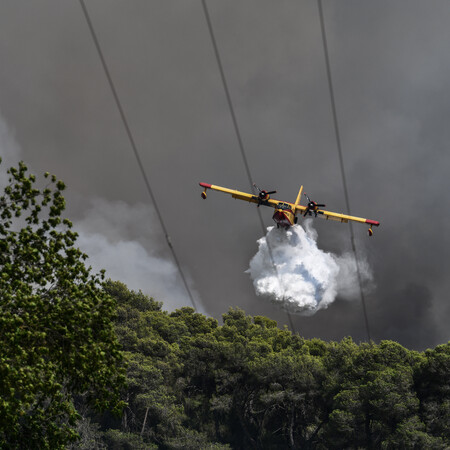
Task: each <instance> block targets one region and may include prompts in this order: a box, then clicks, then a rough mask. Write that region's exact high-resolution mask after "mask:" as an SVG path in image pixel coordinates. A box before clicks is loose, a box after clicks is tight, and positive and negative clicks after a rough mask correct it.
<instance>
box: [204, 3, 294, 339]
mask: <svg viewBox="0 0 450 450" xmlns="http://www.w3.org/2000/svg"><path fill="white" fill-rule="evenodd" d="M202 6H203V12H204V14H205V18H206V23H207V26H208V31H209V35H210V38H211V42H212V45H213V48H214V55H215V57H216V61H217V65H218V67H219V72H220V78H221V80H222V85H223V89H224V91H225V96H226V99H227V104H228V109H229V111H230V115H231V120H232V122H233V127H234V131H235V133H236V138H237V141H238V145H239V150H240V152H241V156H242V161H243V163H244V167H245V171H246V173H247V178H248V181H249V184H250V188H251V190H252V193H253V194H255V189H254V186H253V178H252V175H251V172H250V165H249V163H248V159H247V156H246V152H245V148H244V144H243V141H242V137H241V132H240V130H239V126H238V122H237V119H236V114H235V112H234V106H233V102H232V100H231V95H230V90H229V89H228V83H227V79H226V77H225V71H224V69H223V64H222V59H221V57H220V53H219V47H218V45H217V41H216V38H215V35H214V29H213V26H212V22H211V17H210V15H209V11H208V6H207V5H206V0H202ZM257 213H258V217H259V222H260V225H261V229H262V232H263V234H265V233H266V229H265V226H264V221H263V218H262V214H261V211H260V210H259V209H257ZM266 242H267V249H268V252H269V257H270V260H271V263H272V266H273V269H274V272H275V273H276V276H277V278H278V282H279V284H280V288H281V290H283V291H284V289H283V284H282V282H281V277H280V274H279V272H278V269H277V266H276V264H275V260H274V258H273V253H272V248H271V246H270V243H269V241H268V240H267V239H266ZM286 314H287V316H288V319H289V325H290V327H291V330H292V331H293V332H294V333H295V328H294V324H293V322H292V317H291V314H290V313H289V311H286Z"/></svg>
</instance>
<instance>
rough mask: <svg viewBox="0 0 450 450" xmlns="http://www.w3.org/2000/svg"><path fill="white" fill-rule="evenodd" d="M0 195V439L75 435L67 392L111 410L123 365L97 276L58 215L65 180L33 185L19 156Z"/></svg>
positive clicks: (60, 442)
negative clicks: (45, 184)
mask: <svg viewBox="0 0 450 450" xmlns="http://www.w3.org/2000/svg"><path fill="white" fill-rule="evenodd" d="M8 173H9V175H10V180H9V184H8V185H7V186H6V188H5V190H4V194H3V195H2V196H1V197H0V269H1V275H0V380H1V381H0V447H5V448H6V447H7V448H52V449H53V448H60V447H63V446H64V445H65V444H66V443H67V442H69V441H71V440H74V439H76V437H77V433H76V431H75V425H76V421H77V419H78V417H79V416H78V414H77V412H76V410H75V408H74V403H73V398H74V395H76V394H81V393H83V395H84V396H85V398H86V399H87V401H88V402H89V403H90V404H91V405H92V406H93V407H95V408H97V409H104V408H111V409H114V408H116V409H120V408H121V403H120V402H119V394H120V389H121V386H122V385H123V381H124V369H121V366H122V356H121V353H120V350H119V344H118V342H117V338H116V336H115V332H114V327H113V319H114V315H115V301H114V300H113V298H112V297H111V296H110V295H108V294H107V293H106V292H105V290H104V289H103V287H102V276H103V275H101V276H98V275H95V274H92V273H91V272H90V269H89V268H87V267H86V266H85V263H84V261H85V259H86V255H84V254H83V253H82V252H81V251H80V250H79V249H78V248H77V247H76V246H75V241H76V238H77V234H76V233H74V232H73V231H72V230H71V227H72V224H71V223H70V221H69V220H67V219H63V218H62V217H61V214H62V212H63V210H64V208H65V201H64V197H63V195H62V191H63V190H64V188H65V186H64V183H63V182H62V181H58V180H57V179H56V177H54V176H49V175H48V174H46V175H45V177H46V178H47V181H48V184H47V186H45V187H43V188H42V189H39V188H37V187H36V179H35V176H34V175H32V174H29V173H28V172H27V167H26V166H25V164H23V163H20V164H19V167H18V168H11V169H10V170H9V171H8Z"/></svg>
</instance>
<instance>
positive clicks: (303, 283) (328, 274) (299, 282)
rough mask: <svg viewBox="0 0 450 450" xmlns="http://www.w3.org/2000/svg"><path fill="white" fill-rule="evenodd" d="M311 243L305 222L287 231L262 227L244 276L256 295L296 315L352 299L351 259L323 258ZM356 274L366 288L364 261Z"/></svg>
mask: <svg viewBox="0 0 450 450" xmlns="http://www.w3.org/2000/svg"><path fill="white" fill-rule="evenodd" d="M316 241H317V233H316V231H315V230H314V229H313V228H312V225H311V221H307V222H306V223H305V229H303V228H302V227H301V226H300V225H295V226H293V227H290V228H289V229H288V230H283V229H277V228H275V227H269V228H267V234H266V236H264V237H262V238H261V239H259V240H258V247H259V248H258V252H257V253H256V255H255V256H254V257H253V258H252V260H251V261H250V267H249V269H248V271H247V272H248V273H249V274H250V277H251V278H252V280H253V285H254V287H255V290H256V294H257V295H260V296H266V297H269V298H270V299H271V300H272V301H273V302H274V303H276V304H279V305H280V306H281V307H282V308H283V309H285V310H287V311H289V312H292V313H295V314H302V315H312V314H314V313H316V312H317V311H318V310H319V309H324V308H327V307H328V305H330V304H331V303H332V302H334V300H335V299H336V297H337V296H338V295H339V296H340V297H342V298H345V299H348V300H351V299H355V298H357V297H358V295H359V283H358V275H357V267H356V264H355V260H354V258H353V256H352V255H351V254H348V253H346V254H343V255H341V256H337V255H334V254H332V253H326V252H324V251H323V250H320V249H319V248H318V247H317V242H316ZM359 269H360V275H361V281H362V282H363V283H364V285H365V287H366V288H371V287H372V280H373V277H372V274H371V271H370V268H369V266H368V264H367V262H366V261H365V260H362V261H359Z"/></svg>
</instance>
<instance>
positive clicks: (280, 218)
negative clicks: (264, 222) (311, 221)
mask: <svg viewBox="0 0 450 450" xmlns="http://www.w3.org/2000/svg"><path fill="white" fill-rule="evenodd" d="M272 219H273V220H274V221H275V222H276V223H277V224H278V225H280V226H281V227H290V226H291V225H292V222H291V221H290V220H289V217H288V215H287V214H286V213H285V212H283V211H275V213H274V214H273V217H272Z"/></svg>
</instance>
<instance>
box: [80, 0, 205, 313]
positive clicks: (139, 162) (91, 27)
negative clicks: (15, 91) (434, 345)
mask: <svg viewBox="0 0 450 450" xmlns="http://www.w3.org/2000/svg"><path fill="white" fill-rule="evenodd" d="M79 1H80V5H81V9H82V10H83V14H84V17H85V19H86V22H87V25H88V28H89V31H90V33H91V37H92V40H93V41H94V45H95V48H96V49H97V53H98V56H99V58H100V61H101V63H102V66H103V70H104V72H105V75H106V78H107V80H108V84H109V87H110V88H111V92H112V94H113V97H114V101H115V103H116V106H117V109H118V110H119V114H120V118H121V119H122V123H123V126H124V128H125V131H126V134H127V136H128V140H129V141H130V145H131V149H132V151H133V153H134V156H135V158H136V162H137V165H138V167H139V170H140V172H141V175H142V178H143V180H144V184H145V186H146V188H147V192H148V194H149V195H150V199H151V201H152V203H153V206H154V208H155V211H156V214H157V216H158V220H159V223H160V224H161V228H162V230H163V232H164V236H165V238H166V242H167V245H168V246H169V249H170V251H171V253H172V257H173V259H174V261H175V265H176V267H177V270H178V273H179V275H180V278H181V280H182V282H183V285H184V287H185V289H186V292H187V294H188V296H189V299H190V301H191V304H192V306H193V308H194V309H195V311H197V305H196V302H195V300H194V296H193V295H192V292H191V289H190V288H189V285H188V283H187V280H186V276H185V275H184V272H183V270H182V268H181V265H180V262H179V260H178V257H177V254H176V252H175V248H174V246H173V244H172V241H171V239H170V236H169V233H168V230H167V227H166V225H165V223H164V220H163V216H162V214H161V210H160V209H159V207H158V203H157V201H156V198H155V195H154V194H153V190H152V188H151V186H150V182H149V180H148V177H147V174H146V172H145V169H144V165H143V163H142V160H141V157H140V155H139V151H138V148H137V145H136V142H135V140H134V137H133V133H132V132H131V128H130V126H129V124H128V120H127V117H126V114H125V111H124V109H123V107H122V103H121V102H120V99H119V95H118V94H117V90H116V87H115V85H114V82H113V79H112V77H111V72H110V70H109V68H108V64H107V63H106V59H105V57H104V55H103V52H102V49H101V47H100V42H99V40H98V38H97V34H96V33H95V29H94V25H93V23H92V20H91V18H90V16H89V12H88V10H87V8H86V5H85V3H84V0H79Z"/></svg>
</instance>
